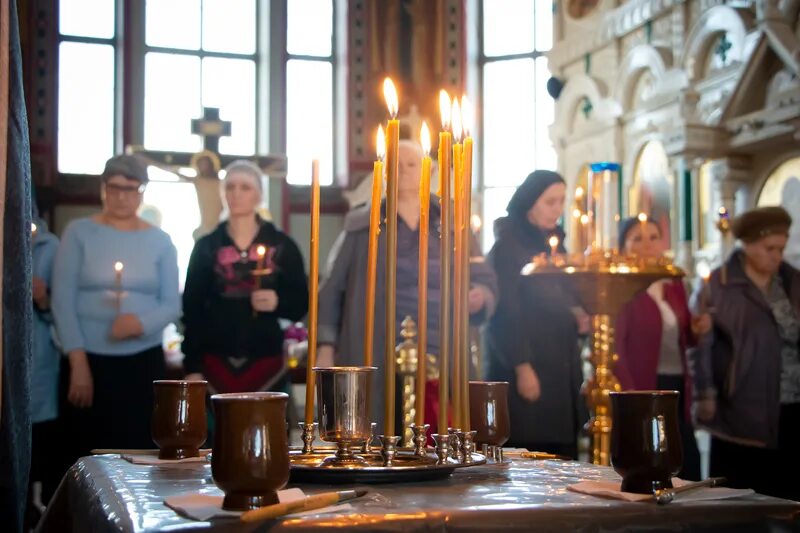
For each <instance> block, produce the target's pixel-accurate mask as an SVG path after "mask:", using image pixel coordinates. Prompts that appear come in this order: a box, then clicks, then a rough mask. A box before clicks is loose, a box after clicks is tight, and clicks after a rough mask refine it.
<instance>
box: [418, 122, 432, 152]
mask: <svg viewBox="0 0 800 533" xmlns="http://www.w3.org/2000/svg"><path fill="white" fill-rule="evenodd" d="M419 142H420V144H422V153H423V155H429V154H430V153H431V130H429V129H428V123H427V122H425V121H422V127H421V128H420V129H419Z"/></svg>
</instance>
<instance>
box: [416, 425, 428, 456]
mask: <svg viewBox="0 0 800 533" xmlns="http://www.w3.org/2000/svg"><path fill="white" fill-rule="evenodd" d="M430 427H431V425H430V424H423V425H421V426H418V425H416V424H412V425H411V431H413V432H414V453H415V454H416V455H418V456H420V457H426V456H427V455H428V452H427V450H426V446H427V443H428V430H429V429H430Z"/></svg>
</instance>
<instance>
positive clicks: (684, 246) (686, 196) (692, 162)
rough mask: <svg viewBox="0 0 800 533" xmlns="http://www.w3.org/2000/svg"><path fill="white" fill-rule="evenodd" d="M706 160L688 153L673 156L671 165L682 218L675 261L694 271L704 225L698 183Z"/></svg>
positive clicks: (687, 270) (678, 226) (689, 270)
mask: <svg viewBox="0 0 800 533" xmlns="http://www.w3.org/2000/svg"><path fill="white" fill-rule="evenodd" d="M702 163H703V160H702V159H701V158H699V157H697V156H696V155H695V154H691V153H688V152H685V153H680V154H676V155H674V156H672V157H670V168H671V169H672V173H673V176H675V186H676V190H677V193H678V194H677V200H678V201H677V202H676V206H675V214H676V216H677V219H678V221H677V222H678V223H677V224H676V226H677V229H678V239H677V243H676V247H675V252H676V253H675V263H676V264H677V265H678V266H680V267H681V268H683V269H684V270H685V271H686V272H688V273H691V272H694V253H695V251H697V245H696V237H697V231H698V229H699V227H700V224H699V221H698V217H697V183H698V176H699V173H700V165H702Z"/></svg>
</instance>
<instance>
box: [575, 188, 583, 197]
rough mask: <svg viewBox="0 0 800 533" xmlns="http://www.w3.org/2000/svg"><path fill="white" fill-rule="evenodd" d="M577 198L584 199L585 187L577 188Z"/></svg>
mask: <svg viewBox="0 0 800 533" xmlns="http://www.w3.org/2000/svg"><path fill="white" fill-rule="evenodd" d="M575 198H583V187H580V186H579V187H576V188H575Z"/></svg>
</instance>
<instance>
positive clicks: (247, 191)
mask: <svg viewBox="0 0 800 533" xmlns="http://www.w3.org/2000/svg"><path fill="white" fill-rule="evenodd" d="M225 171H226V173H225V181H224V183H223V186H224V196H225V203H226V204H227V207H228V219H227V220H225V221H224V222H222V223H220V224H219V225H218V226H217V228H216V229H215V230H214V231H213V232H211V233H210V234H208V235H206V236H205V237H203V238H201V239H200V240H199V241H197V243H196V244H195V246H194V250H193V251H192V257H191V259H190V260H189V269H188V271H187V273H186V287H185V289H184V292H183V324H184V326H185V330H184V342H183V345H182V350H183V353H184V354H185V359H184V363H183V364H184V369H185V371H186V373H187V376H186V377H187V379H206V380H208V383H209V389H210V390H211V391H212V392H220V393H224V392H246V391H258V390H265V389H266V388H268V387H269V386H270V384H271V383H273V382H274V379H275V378H276V375H277V374H278V372H279V371H280V370H281V368H282V366H283V330H282V329H281V326H280V324H279V322H278V320H279V319H281V318H284V319H287V320H290V321H291V322H296V321H298V320H300V319H301V318H303V316H304V315H305V314H306V311H307V309H308V285H307V283H306V275H305V270H304V269H303V257H302V256H301V255H300V250H299V249H298V248H297V245H296V244H295V243H294V241H293V240H292V239H290V238H289V237H288V236H287V235H286V234H284V233H282V232H281V231H279V230H278V229H277V228H276V227H275V226H274V225H272V223H270V222H267V221H266V220H264V219H262V218H261V217H260V216H259V215H258V214H257V211H258V208H259V206H260V205H261V202H262V198H263V190H262V173H261V169H260V168H258V166H256V165H255V164H253V163H252V162H250V161H246V160H239V161H234V162H233V163H231V164H230V165H228V167H227V168H226V169H225Z"/></svg>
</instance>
